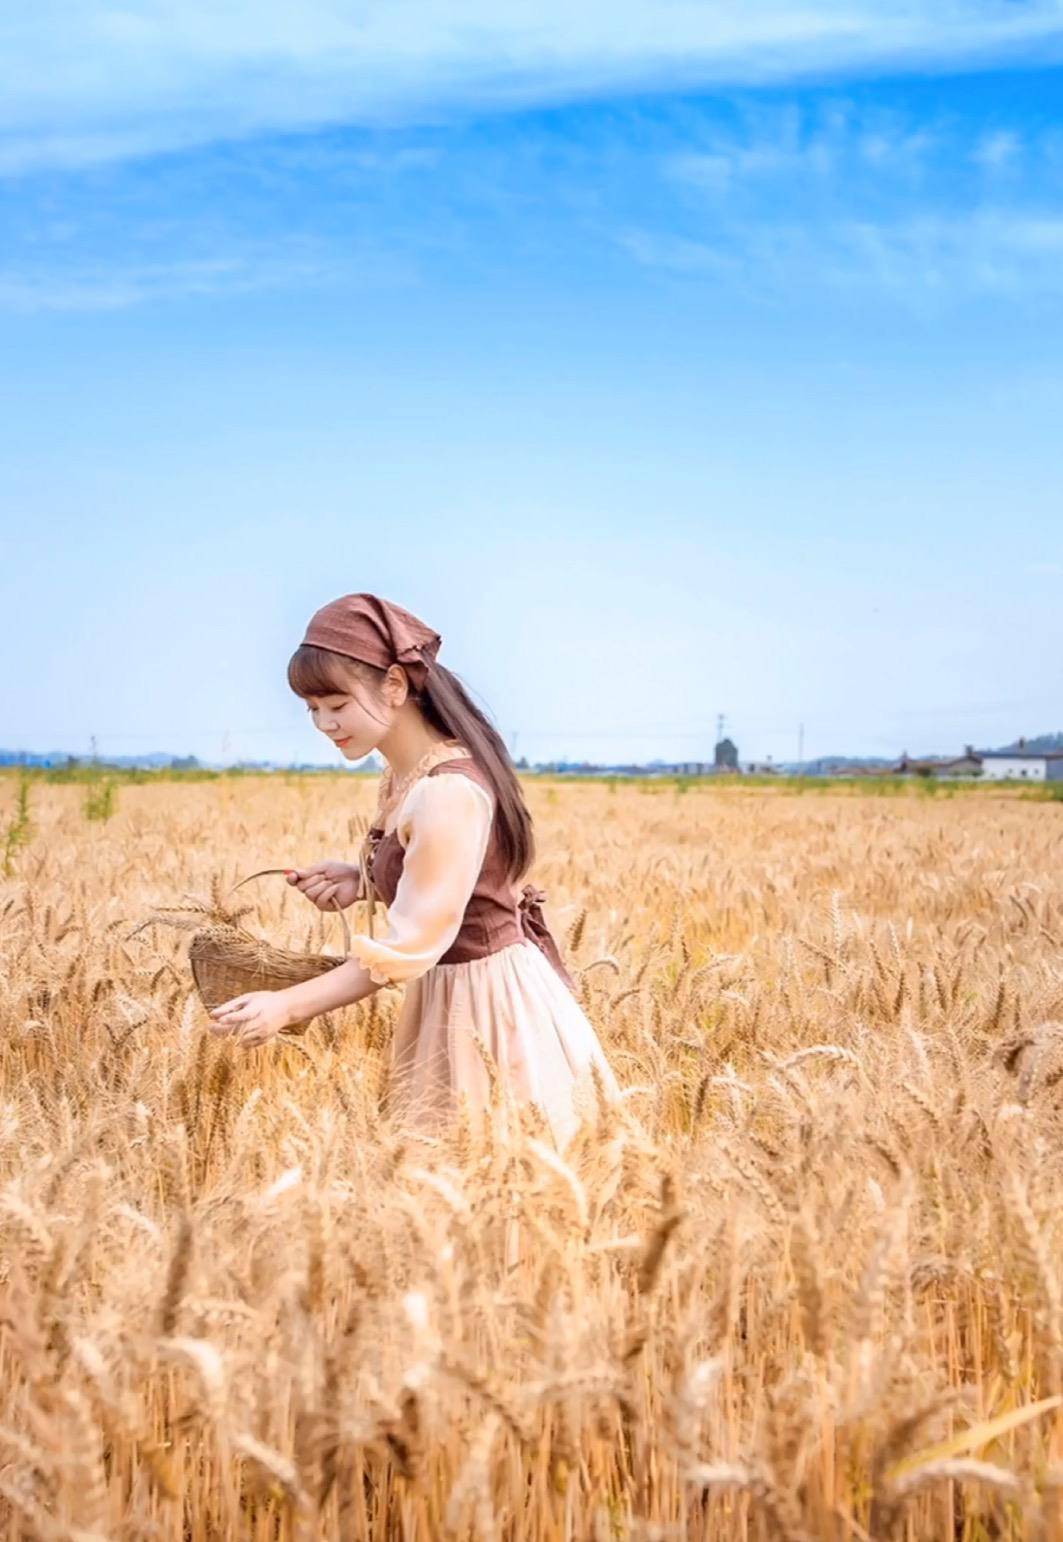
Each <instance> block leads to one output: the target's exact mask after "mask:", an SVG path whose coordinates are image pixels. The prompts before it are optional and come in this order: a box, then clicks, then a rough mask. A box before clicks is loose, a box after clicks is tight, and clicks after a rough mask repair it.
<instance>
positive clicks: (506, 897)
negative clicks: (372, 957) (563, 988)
mask: <svg viewBox="0 0 1063 1542" xmlns="http://www.w3.org/2000/svg"><path fill="white" fill-rule="evenodd" d="M425 775H426V776H440V775H443V776H454V775H459V776H468V777H471V778H472V780H473V781H474V782H477V783H478V784H479V785H480V786H481V787H482V788H483V789H484V790H485V792H487V793H488V795H489V796H490V797H491V800H492V802H494V792H493V789H492V787H491V782H490V779H489V778H488V776H487V774H486V772H485V771H484V770H483V769H482V767H481V766H479V765H478V764H477V762H476V761H475V760H472V759H470V758H468V757H462V758H459V759H455V760H444V761H440V762H439V763H438V764H437V765H435V766H433V767H432V768H431V769H430V770H429V771H426V772H425ZM364 850H365V863H366V869H367V872H368V874H369V878H370V881H371V882H372V885H373V890H374V893H375V894H376V895H377V896H378V897H379V898H380V899H381V900H382V901H383V903H384V904H385V905H390V904H392V902H393V901H394V899H395V893H396V891H397V889H398V886H399V878H400V877H401V875H402V867H403V862H404V861H405V858H406V852H405V850H404V849H403V846H402V842H401V841H400V840H399V837H398V832H397V830H392V831H390V832H389V833H388V834H385V833H384V831H383V829H382V828H381V827H380V826H379V825H373V826H372V827H371V828H370V830H369V833H368V835H367V836H366V843H365V848H364ZM545 899H546V894H545V892H544V891H543V890H542V889H538V888H536V886H535V885H534V884H530V883H528V884H525V885H524V888H523V889H522V891H521V893H520V895H519V896H518V895H517V894H515V893H514V891H513V887H512V885H511V883H510V881H509V878H508V876H507V873H506V860H505V853H504V851H503V850H502V844H501V841H500V839H499V834H498V813H497V809H496V811H495V817H494V820H493V822H492V825H491V833H490V835H489V836H488V840H487V850H486V852H485V854H484V860H483V866H482V867H481V869H480V875H479V877H478V878H477V880H476V886H475V888H474V889H473V892H472V894H471V895H470V896H469V902H468V904H467V905H466V907H465V915H464V917H463V918H462V923H461V927H460V929H459V931H458V935H457V936H456V937H455V939H454V941H453V943H452V944H451V946H450V947H449V948H448V949H447V951H446V953H444V954H443V956H442V957H441V958H440V959H438V960H437V962H438V963H440V964H468V963H471V962H472V960H473V959H478V958H486V957H487V956H488V955H489V954H491V953H497V952H498V951H499V949H501V948H508V947H511V946H512V944H513V943H515V942H522V941H525V940H527V941H529V942H533V943H534V944H535V946H536V947H537V948H539V949H540V951H541V952H542V953H543V954H544V955H545V957H546V958H547V959H548V960H549V962H550V963H551V964H552V965H553V967H554V968H555V969H556V970H557V972H558V974H559V975H560V976H561V978H562V980H564V982H565V984H566V985H567V986H568V987H569V989H570V990H571V991H572V992H573V993H575V991H576V984H575V981H574V980H573V978H572V976H571V975H570V974H569V972H568V970H567V969H566V968H565V965H564V962H563V961H562V958H561V952H560V949H559V948H558V946H557V943H556V942H555V940H554V938H553V936H552V935H551V933H550V930H549V928H548V927H547V925H546V921H545V919H544V917H543V912H542V905H543V901H544V900H545Z"/></svg>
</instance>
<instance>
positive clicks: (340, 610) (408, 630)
mask: <svg viewBox="0 0 1063 1542" xmlns="http://www.w3.org/2000/svg"><path fill="white" fill-rule="evenodd" d="M442 641H443V639H442V637H441V636H440V634H439V633H438V632H436V631H434V630H433V629H432V627H430V626H428V625H427V624H426V623H425V622H424V621H422V620H420V618H419V617H418V616H415V615H414V614H413V613H412V611H408V610H405V609H403V607H402V606H401V605H396V604H395V603H394V602H393V601H391V600H384V599H381V598H380V596H379V595H377V594H345V595H343V596H341V598H340V599H338V600H330V601H329V603H328V604H327V605H323V606H322V607H321V609H320V610H318V611H315V612H314V614H313V615H312V616H311V618H310V622H309V624H308V626H307V628H306V635H305V636H304V638H303V642H304V643H311V644H313V646H314V647H317V648H328V649H329V650H330V651H331V652H332V653H342V654H344V655H345V656H346V657H347V658H351V659H360V660H361V661H362V662H363V663H365V664H373V665H375V666H376V668H377V669H387V668H388V667H389V666H390V665H392V664H401V665H402V667H403V669H405V671H406V673H407V675H408V676H409V677H410V684H411V685H412V687H413V689H414V690H415V691H420V690H422V689H423V687H424V682H425V678H426V676H427V674H428V667H429V665H430V664H431V663H432V661H433V660H434V659H435V656H436V654H437V653H438V652H439V645H440V643H441V642H442Z"/></svg>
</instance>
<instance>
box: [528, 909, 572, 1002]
mask: <svg viewBox="0 0 1063 1542" xmlns="http://www.w3.org/2000/svg"><path fill="white" fill-rule="evenodd" d="M545 899H546V890H545V889H539V888H537V887H536V886H535V884H533V883H526V884H525V885H524V888H523V889H522V890H521V895H520V904H519V906H518V914H519V916H520V922H521V926H522V927H523V929H524V932H525V935H526V936H527V937H528V939H529V941H531V942H534V944H535V946H536V947H537V948H538V949H539V950H540V951H541V952H542V953H543V954H545V956H546V958H547V959H549V961H550V963H551V964H553V966H554V968H555V969H556V970H557V972H558V974H559V975H560V976H561V978H562V980H564V982H565V984H566V985H567V986H568V988H569V990H570V991H571V992H572V993H573V995H575V994H576V982H575V980H574V979H573V978H572V976H571V975H570V974H569V972H568V970H567V969H566V968H565V965H564V962H563V960H562V958H561V951H560V949H559V948H558V946H557V943H556V942H555V941H554V937H553V934H552V933H551V931H550V928H549V927H548V926H547V924H546V918H545V916H544V915H543V902H544V901H545Z"/></svg>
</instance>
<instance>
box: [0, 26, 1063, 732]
mask: <svg viewBox="0 0 1063 1542" xmlns="http://www.w3.org/2000/svg"><path fill="white" fill-rule="evenodd" d="M885 10H886V8H885V7H881V6H880V7H871V6H869V5H860V4H858V3H855V0H834V3H827V0H809V3H806V4H801V5H799V4H793V3H782V0H780V3H777V4H775V5H766V4H754V3H749V4H747V5H745V6H743V7H742V8H741V13H740V14H739V13H738V12H737V11H736V10H735V9H734V8H732V7H724V6H723V5H708V4H699V5H696V6H695V5H687V4H683V3H657V4H655V5H654V6H652V7H651V6H648V5H646V6H643V5H636V4H631V3H628V0H624V3H619V0H618V3H617V4H613V5H610V7H609V8H608V9H607V8H606V7H605V6H604V5H602V6H599V5H598V4H597V3H596V0H593V3H589V4H588V5H587V6H586V7H582V8H580V10H579V13H578V15H575V16H574V15H572V14H570V13H569V11H568V10H566V9H564V8H562V7H560V6H559V5H555V4H554V3H553V0H541V3H540V4H538V5H537V6H536V7H535V8H534V10H533V9H532V8H530V7H525V6H523V5H522V6H512V5H511V6H508V7H499V6H498V5H497V4H495V5H494V6H491V7H488V6H487V5H486V4H483V5H480V4H479V3H475V0H463V3H461V4H451V5H449V6H448V7H446V8H443V7H439V6H437V5H435V4H433V3H431V0H406V3H405V4H403V5H395V4H392V5H391V6H388V7H383V6H379V5H377V4H376V3H371V4H369V5H368V6H366V5H363V6H361V7H359V8H357V9H356V8H355V7H353V6H350V5H347V4H345V3H343V0H335V3H328V4H326V3H323V0H308V3H307V4H306V5H305V6H303V7H300V8H299V9H298V13H297V14H296V10H295V8H292V7H287V8H280V7H274V6H273V5H272V4H269V3H262V4H260V5H257V6H255V7H251V6H250V5H248V4H246V3H244V0H231V3H229V4H228V5H226V6H223V7H219V6H211V7H206V6H202V5H200V4H198V3H196V0H186V3H185V4H183V5H182V6H181V7H179V8H178V7H176V6H170V5H169V4H166V5H164V4H161V3H159V4H144V3H137V4H129V5H127V6H126V7H125V9H121V10H119V9H115V10H112V11H109V12H103V11H101V10H99V9H98V8H94V9H93V10H90V9H89V8H87V7H84V8H83V7H80V6H78V5H75V6H73V7H70V6H68V5H65V4H64V5H62V6H60V5H59V0H44V3H42V4H39V5H37V6H36V7H35V8H34V9H33V11H32V13H29V12H27V14H26V15H25V16H24V17H22V18H20V19H19V20H17V21H16V22H13V23H11V22H7V23H5V24H4V30H3V32H0V102H2V103H3V106H2V107H0V236H2V240H0V346H2V349H3V362H4V368H3V371H2V376H0V379H2V390H3V402H2V409H3V410H2V412H0V454H2V457H3V465H4V468H5V475H4V477H3V481H2V485H0V538H2V543H3V557H2V566H0V602H2V605H3V622H2V623H0V624H2V625H3V626H4V628H5V629H6V633H7V643H8V647H7V653H8V657H9V658H10V659H11V660H12V661H13V667H10V668H8V669H7V670H5V671H4V683H3V685H2V687H0V744H3V745H8V746H12V745H21V746H24V747H28V748H35V749H50V748H64V749H69V750H72V751H84V750H86V749H87V748H88V744H89V737H90V735H92V734H95V735H96V736H97V740H98V744H99V747H100V750H101V751H103V752H107V751H111V752H114V753H132V752H134V751H138V750H155V749H164V750H172V751H174V752H178V753H180V752H192V753H197V754H200V755H203V756H205V757H207V758H211V759H216V758H220V757H221V756H222V755H223V754H224V755H225V756H226V758H235V757H240V756H243V757H253V758H260V757H267V756H273V757H284V758H287V757H297V758H314V759H327V758H328V751H329V747H328V746H327V745H326V744H325V743H324V741H323V740H321V739H320V736H318V735H315V734H314V732H313V731H312V729H311V728H310V727H309V725H308V723H307V721H306V718H305V713H304V710H303V708H302V706H301V705H300V704H299V703H298V702H297V701H296V700H295V698H294V697H292V696H291V695H290V693H289V692H288V689H287V686H286V684H285V679H284V670H285V664H286V662H287V658H288V656H289V654H290V652H291V650H292V649H293V648H294V647H295V645H296V644H297V643H298V641H299V639H300V637H301V635H302V631H303V627H304V626H305V623H306V620H307V618H308V617H309V615H310V614H311V612H312V611H313V610H314V609H316V607H317V606H318V605H320V604H322V603H324V601H326V600H328V599H331V598H334V597H335V596H336V595H338V594H342V593H346V592H349V591H352V590H357V589H369V590H373V591H375V592H377V593H380V594H384V595H386V596H388V597H390V598H392V599H395V600H397V601H399V602H400V603H402V604H404V605H406V606H408V607H409V608H410V609H412V610H414V611H416V612H417V613H418V614H419V615H421V616H423V617H424V618H425V619H426V620H428V621H429V622H430V623H431V624H432V625H433V626H435V627H436V628H437V629H438V630H439V631H440V632H441V633H442V634H443V637H444V643H443V650H442V653H441V658H442V659H443V661H444V662H447V663H449V664H450V666H451V667H452V668H454V669H456V670H457V671H458V673H459V674H460V675H461V676H462V678H463V679H464V680H465V681H466V683H467V684H468V685H469V686H470V687H471V688H472V689H473V690H474V691H475V693H476V694H477V696H478V697H479V699H480V700H481V701H482V703H483V704H484V705H485V706H486V707H487V709H488V710H489V711H490V712H491V714H492V716H493V717H494V719H495V721H496V722H497V723H498V725H499V727H500V728H501V729H502V730H503V732H504V733H505V735H506V737H507V739H508V740H509V742H510V744H511V747H514V748H515V749H516V752H517V753H518V754H521V753H524V754H527V755H529V756H530V757H531V758H534V759H540V758H548V757H553V756H558V755H567V756H570V757H586V758H592V759H615V758H635V759H651V758H669V759H671V758H679V759H687V758H689V759H696V758H706V757H708V756H709V755H711V746H712V741H713V738H714V728H715V719H716V714H717V713H718V712H723V713H725V714H726V716H727V723H728V730H729V731H730V732H731V733H732V735H733V737H734V738H735V739H736V740H737V741H738V744H739V747H740V750H741V753H742V755H743V757H751V756H757V757H761V756H764V755H767V754H772V755H774V756H776V757H777V758H792V757H793V756H794V755H795V754H796V752H797V735H798V725H799V724H801V723H803V724H804V746H805V751H806V754H808V755H815V754H819V753H824V752H834V751H849V752H852V753H859V752H865V753H873V754H891V753H896V752H899V751H900V750H901V749H904V748H907V749H910V750H912V751H913V752H915V751H918V750H921V749H948V748H951V747H953V746H961V745H962V744H963V743H965V742H968V741H971V742H974V743H977V744H995V743H1001V742H1005V741H1007V740H1009V739H1011V738H1013V737H1014V736H1016V735H1017V734H1019V733H1023V732H1026V733H1034V732H1040V731H1045V730H1052V729H1056V728H1060V727H1063V702H1061V694H1063V693H1061V681H1063V669H1061V662H1060V661H1061V660H1063V621H1061V619H1060V617H1061V608H1060V605H1059V593H1060V583H1061V579H1063V534H1061V531H1063V518H1061V513H1063V509H1061V504H1063V449H1061V446H1063V432H1061V429H1063V368H1061V364H1060V361H1061V360H1063V109H1061V106H1060V103H1061V101H1063V90H1061V87H1063V5H1061V4H1059V3H1053V4H1046V3H1029V4H1025V3H1022V0H998V3H984V0H951V3H942V0H937V3H935V4H934V5H933V6H931V5H930V4H922V3H915V0H911V3H908V4H904V3H901V4H899V5H896V6H891V7H890V8H889V14H888V16H887V15H885V14H884V13H885ZM499 11H504V12H505V14H504V15H501V16H500V15H499V14H498V12H499Z"/></svg>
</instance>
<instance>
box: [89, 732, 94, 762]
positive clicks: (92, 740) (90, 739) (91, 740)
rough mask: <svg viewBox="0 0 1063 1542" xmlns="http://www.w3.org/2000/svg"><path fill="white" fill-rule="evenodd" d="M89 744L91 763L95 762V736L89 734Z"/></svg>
mask: <svg viewBox="0 0 1063 1542" xmlns="http://www.w3.org/2000/svg"><path fill="white" fill-rule="evenodd" d="M89 743H90V744H91V745H92V759H93V761H95V760H96V735H95V734H90V736H89Z"/></svg>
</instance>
